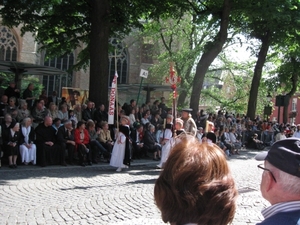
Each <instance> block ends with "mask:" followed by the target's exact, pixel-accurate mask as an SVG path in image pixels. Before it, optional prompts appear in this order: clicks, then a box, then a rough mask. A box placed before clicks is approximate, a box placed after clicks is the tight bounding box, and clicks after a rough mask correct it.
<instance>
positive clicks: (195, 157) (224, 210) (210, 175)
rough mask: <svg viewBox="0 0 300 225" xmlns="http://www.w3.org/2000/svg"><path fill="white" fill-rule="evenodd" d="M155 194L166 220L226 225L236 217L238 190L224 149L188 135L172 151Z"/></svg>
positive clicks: (158, 180)
mask: <svg viewBox="0 0 300 225" xmlns="http://www.w3.org/2000/svg"><path fill="white" fill-rule="evenodd" d="M154 197H155V201H156V204H157V207H158V208H159V209H160V210H161V212H162V219H163V221H164V222H170V223H171V224H176V225H179V224H186V223H196V224H206V225H210V224H211V225H218V224H220V225H224V224H227V223H229V222H231V221H232V220H233V217H234V213H235V208H236V205H235V200H236V197H237V190H236V187H235V183H234V180H233V178H232V177H231V174H230V170H229V167H228V164H227V161H226V157H225V155H224V152H223V151H222V150H221V149H220V148H219V147H218V146H216V145H214V144H206V143H204V144H201V143H199V142H198V141H197V140H196V139H195V138H193V137H190V136H187V137H186V138H182V139H181V140H180V141H178V143H177V144H176V145H175V146H174V147H173V149H172V150H171V152H170V156H169V158H168V160H167V162H166V164H165V166H164V170H163V171H162V172H161V174H160V176H159V178H158V179H157V181H156V184H155V188H154Z"/></svg>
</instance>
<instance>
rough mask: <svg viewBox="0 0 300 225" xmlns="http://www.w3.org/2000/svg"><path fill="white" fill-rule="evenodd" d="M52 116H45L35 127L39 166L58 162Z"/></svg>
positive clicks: (57, 148)
mask: <svg viewBox="0 0 300 225" xmlns="http://www.w3.org/2000/svg"><path fill="white" fill-rule="evenodd" d="M52 123H53V121H52V118H51V117H50V116H46V117H45V119H44V122H42V123H40V124H39V125H38V126H37V127H36V128H35V134H36V148H37V150H36V153H37V155H36V156H37V164H39V165H40V166H41V167H45V166H47V165H54V164H58V163H59V151H60V149H59V146H58V145H57V144H56V142H55V140H56V136H55V130H54V129H53V128H52Z"/></svg>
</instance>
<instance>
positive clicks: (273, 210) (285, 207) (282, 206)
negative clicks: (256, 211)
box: [261, 201, 300, 220]
mask: <svg viewBox="0 0 300 225" xmlns="http://www.w3.org/2000/svg"><path fill="white" fill-rule="evenodd" d="M299 209H300V201H292V202H281V203H277V204H275V205H271V206H269V207H268V208H266V209H263V210H262V211H261V214H262V215H263V216H264V218H265V219H267V218H269V217H271V216H273V215H275V214H278V213H281V212H291V211H296V210H299ZM299 220H300V216H299Z"/></svg>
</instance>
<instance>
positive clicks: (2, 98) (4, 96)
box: [0, 95, 8, 117]
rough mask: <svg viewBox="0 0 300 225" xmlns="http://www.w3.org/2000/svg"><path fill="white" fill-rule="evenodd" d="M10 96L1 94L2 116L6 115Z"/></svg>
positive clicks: (0, 108) (0, 112)
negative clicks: (5, 111)
mask: <svg viewBox="0 0 300 225" xmlns="http://www.w3.org/2000/svg"><path fill="white" fill-rule="evenodd" d="M7 101H8V97H7V96H6V95H2V96H1V102H0V117H4V115H5V113H4V110H5V108H6V106H8V103H7Z"/></svg>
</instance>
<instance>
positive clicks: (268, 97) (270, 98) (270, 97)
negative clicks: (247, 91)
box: [267, 92, 272, 106]
mask: <svg viewBox="0 0 300 225" xmlns="http://www.w3.org/2000/svg"><path fill="white" fill-rule="evenodd" d="M271 100H272V96H271V94H270V92H269V93H268V95H267V101H268V106H269V105H270V101H271Z"/></svg>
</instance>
